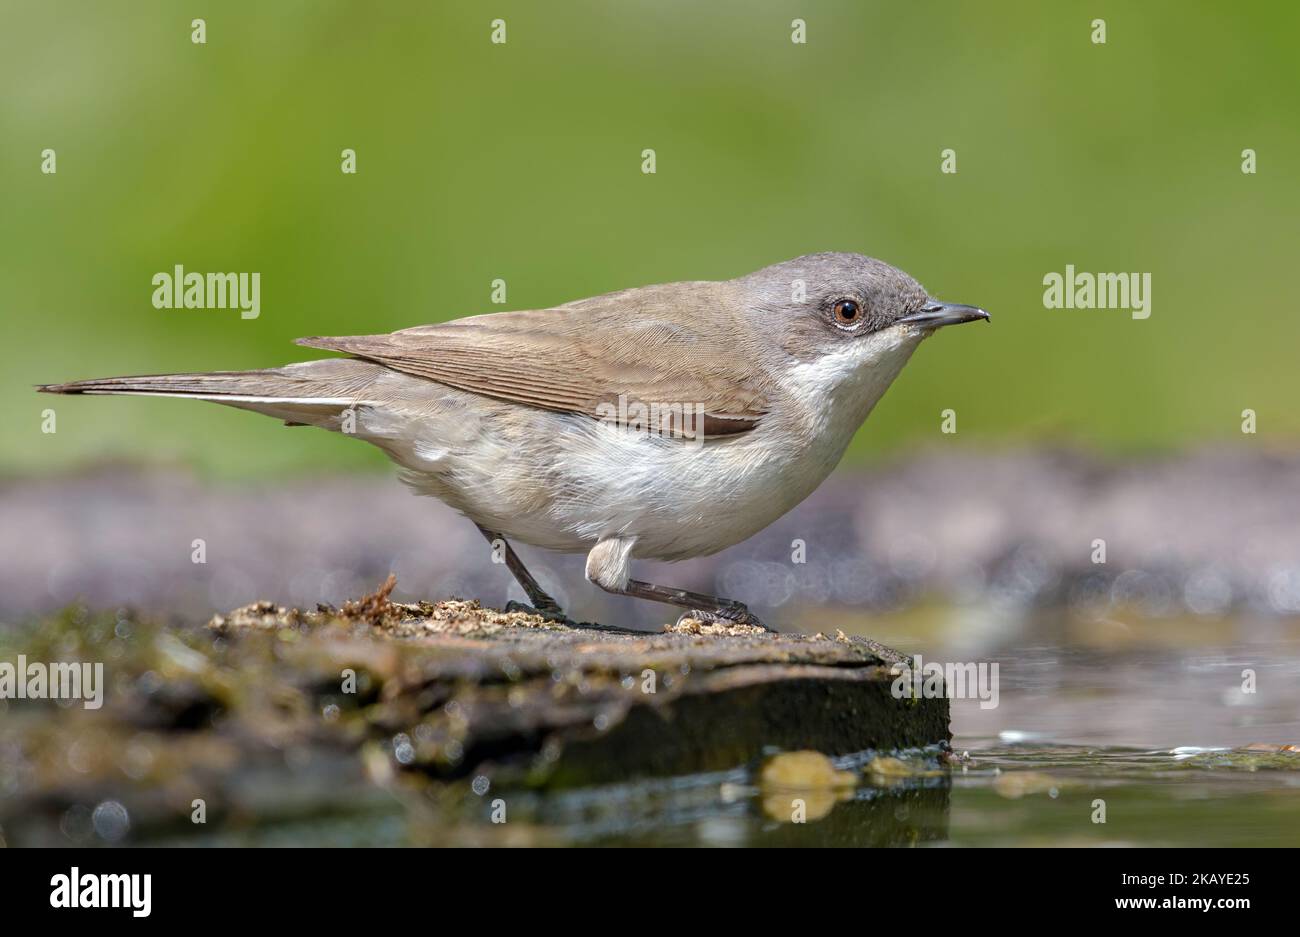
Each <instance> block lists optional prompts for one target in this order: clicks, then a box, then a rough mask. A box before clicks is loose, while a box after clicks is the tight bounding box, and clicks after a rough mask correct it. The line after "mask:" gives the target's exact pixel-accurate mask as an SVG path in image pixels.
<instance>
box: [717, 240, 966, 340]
mask: <svg viewBox="0 0 1300 937" xmlns="http://www.w3.org/2000/svg"><path fill="white" fill-rule="evenodd" d="M732 283H733V284H734V285H735V286H737V287H738V288H739V289H740V290H741V293H742V296H743V300H742V302H744V303H745V305H746V306H747V309H746V310H745V313H746V314H748V315H757V316H758V317H759V318H760V319H761V320H762V322H761V325H762V328H763V329H764V331H766V332H768V334H774V335H776V336H779V337H780V342H781V347H782V348H783V350H784V351H785V352H786V353H788V354H789V355H791V356H793V357H794V358H796V359H798V360H800V361H812V360H816V359H818V358H821V357H823V356H825V355H828V354H837V355H838V354H839V353H840V352H841V351H846V350H847V349H846V346H847V345H848V344H849V343H858V344H862V345H865V346H869V347H860V348H856V349H854V351H853V352H852V356H853V357H862V358H864V359H866V360H870V359H872V358H874V357H876V355H875V354H873V353H872V352H874V351H884V350H885V349H887V348H890V347H896V346H900V345H901V346H908V347H910V346H913V345H915V344H916V342H919V340H920V339H922V338H925V337H926V336H928V335H930V334H932V333H933V332H934V331H935V330H936V329H938V328H940V327H942V326H945V325H954V324H956V323H959V322H971V321H974V320H977V319H987V318H988V317H989V316H988V313H986V312H984V311H983V310H982V309H976V308H975V307H973V306H962V305H957V304H954V303H943V302H940V301H938V300H936V299H933V298H932V297H931V296H930V294H929V293H927V292H926V290H925V288H924V287H922V286H921V284H919V283H917V282H916V280H914V279H912V277H910V276H908V275H907V274H906V273H904V272H903V271H902V270H899V269H898V268H897V267H892V266H890V265H889V264H887V263H885V262H883V261H880V260H876V259H875V258H873V257H864V256H863V255H861V254H845V253H822V254H808V255H806V256H804V257H796V258H795V259H794V260H787V261H786V262H784V263H779V264H773V265H772V266H770V267H764V268H763V269H762V270H758V271H756V272H754V273H751V274H749V275H748V276H744V277H740V278H738V279H736V280H733V281H732ZM864 363H865V362H864Z"/></svg>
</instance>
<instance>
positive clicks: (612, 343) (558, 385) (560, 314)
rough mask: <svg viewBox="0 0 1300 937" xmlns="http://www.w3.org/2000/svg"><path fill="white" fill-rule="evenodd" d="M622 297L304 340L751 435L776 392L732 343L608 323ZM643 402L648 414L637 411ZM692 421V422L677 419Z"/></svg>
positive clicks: (484, 383) (663, 421) (401, 366)
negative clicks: (693, 418) (377, 332)
mask: <svg viewBox="0 0 1300 937" xmlns="http://www.w3.org/2000/svg"><path fill="white" fill-rule="evenodd" d="M616 296H617V294H615V295H614V296H610V297H601V298H600V300H601V302H600V303H597V302H596V301H594V300H587V301H583V302H581V303H572V304H570V305H568V306H560V307H557V308H555V309H545V310H535V311H526V312H501V313H493V314H490V315H482V316H472V317H469V318H465V319H457V320H455V321H452V322H447V323H443V324H441V325H425V326H418V327H416V328H411V329H403V330H401V331H399V332H391V333H389V334H386V335H357V336H348V337H338V338H302V339H299V340H298V344H300V345H306V346H307V347H309V348H325V349H329V350H332V351H340V352H344V353H346V354H349V355H354V356H355V357H358V358H363V359H365V360H368V361H374V362H377V363H379V364H382V365H384V366H385V367H389V368H392V369H394V370H396V371H402V372H405V373H407V374H412V375H416V376H419V377H423V378H428V379H429V380H432V381H437V382H438V383H440V384H446V385H447V386H449V387H455V388H457V389H458V390H464V391H469V392H471V393H476V394H483V395H485V396H488V397H494V398H496V399H498V400H506V401H510V402H511V403H518V404H523V405H526V406H531V407H540V408H542V409H545V410H553V411H557V412H561V413H577V414H583V415H586V416H590V417H593V418H597V419H601V418H604V419H608V418H610V415H611V413H613V414H615V415H616V418H620V417H618V416H617V414H621V413H622V414H627V416H625V417H621V418H622V419H633V420H635V419H637V418H638V415H639V414H643V413H644V414H649V416H650V419H649V420H647V421H646V423H652V424H654V425H652V427H651V428H654V429H658V430H664V431H666V430H673V429H682V428H683V426H685V428H686V429H687V430H688V434H689V431H690V430H691V428H692V427H694V428H695V429H694V432H699V431H700V427H701V421H699V420H698V419H696V421H695V422H691V416H692V415H695V416H696V417H697V418H698V415H699V414H701V413H702V415H703V420H702V434H703V435H704V436H705V437H709V436H727V435H732V434H736V433H744V432H747V431H748V430H751V429H753V428H754V426H756V425H757V423H758V421H759V420H760V419H761V418H762V416H763V415H764V413H765V412H766V410H767V399H766V395H765V394H764V391H763V389H762V388H761V386H760V384H759V382H758V381H756V380H755V379H754V374H753V371H752V369H751V368H749V367H747V365H746V362H745V360H744V357H745V356H744V355H743V354H741V353H740V352H739V350H738V349H737V348H735V347H734V345H733V346H728V344H727V343H726V342H725V341H724V340H723V338H722V336H720V335H717V334H710V333H706V332H702V331H701V330H692V329H688V328H685V327H683V326H681V325H680V324H678V323H676V322H674V321H671V320H670V319H669V318H668V317H666V316H663V315H659V316H655V315H647V314H645V311H644V310H624V311H625V312H627V313H628V315H626V316H618V315H612V316H606V315H603V314H602V313H603V312H604V311H605V310H606V309H609V308H611V302H612V301H613V300H615V298H616ZM614 305H615V306H616V304H614ZM615 311H617V310H616V309H615ZM637 312H640V313H641V314H637ZM620 398H622V401H623V406H624V408H625V409H623V410H620V409H619V407H620ZM638 404H639V405H641V406H642V407H644V408H646V409H645V411H640V410H637V409H636V406H637V405H638ZM674 405H679V406H678V408H677V409H676V410H675V409H674ZM652 406H657V408H656V409H652ZM682 407H686V408H688V409H686V410H684V411H683V410H682V409H681V408H682ZM683 413H684V414H685V416H686V421H685V423H684V424H683V423H679V422H677V421H679V420H682V419H683V416H682V414H683ZM642 419H644V417H642ZM643 425H644V424H643Z"/></svg>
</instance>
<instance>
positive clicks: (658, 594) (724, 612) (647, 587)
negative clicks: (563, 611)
mask: <svg viewBox="0 0 1300 937" xmlns="http://www.w3.org/2000/svg"><path fill="white" fill-rule="evenodd" d="M597 585H599V583H597ZM622 594H623V595H630V596H632V597H633V598H637V599H649V600H650V601H652V602H665V603H667V604H668V605H676V606H677V607H678V608H684V609H687V611H686V612H685V613H684V614H683V615H682V616H681V617H680V618H678V619H677V620H678V621H679V622H680V621H682V620H684V619H687V618H694V619H695V620H696V621H712V622H734V623H736V624H740V625H757V626H758V627H759V628H762V629H763V630H764V631H775V630H776V629H775V628H769V627H768V626H767V625H765V624H764V623H763V622H762V621H760V620H759V618H758V616H757V615H755V614H754V613H753V612H751V611H750V610H749V609H748V608H746V607H745V605H744V603H742V602H737V601H736V600H735V599H723V598H719V597H718V596H716V595H709V594H707V593H705V592H692V591H690V590H689V589H674V588H672V587H670V586H656V585H655V584H654V583H652V582H642V581H641V580H639V579H629V580H628V581H627V585H626V586H624V587H623V589H622Z"/></svg>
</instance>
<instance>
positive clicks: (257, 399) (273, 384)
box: [37, 358, 384, 425]
mask: <svg viewBox="0 0 1300 937" xmlns="http://www.w3.org/2000/svg"><path fill="white" fill-rule="evenodd" d="M383 370H384V369H383V368H382V367H380V366H378V365H374V364H371V363H369V362H364V361H357V360H354V359H348V358H334V359H326V360H323V361H305V362H302V363H301V364H291V365H288V366H286V367H283V368H268V369H266V370H260V371H207V372H199V373H194V374H146V375H138V376H130V377H104V378H96V379H93V380H88V381H69V382H67V383H64V384H42V385H39V386H38V387H37V390H39V391H41V392H42V393H47V394H127V395H133V396H143V397H191V398H194V399H197V400H210V401H213V402H214V403H222V404H227V405H229V406H232V407H239V408H241V409H245V410H254V411H256V412H258V413H265V414H267V415H268V416H275V417H278V418H280V419H284V420H286V421H289V422H300V421H301V422H309V423H315V424H318V425H319V424H320V421H321V419H322V418H324V419H328V418H330V417H332V416H334V415H336V414H338V413H339V412H340V411H341V410H343V409H346V408H348V407H352V406H355V405H356V404H358V403H363V402H365V392H366V389H367V388H368V387H369V386H370V385H371V384H372V383H373V381H374V379H375V377H376V375H377V373H379V372H382V371H383Z"/></svg>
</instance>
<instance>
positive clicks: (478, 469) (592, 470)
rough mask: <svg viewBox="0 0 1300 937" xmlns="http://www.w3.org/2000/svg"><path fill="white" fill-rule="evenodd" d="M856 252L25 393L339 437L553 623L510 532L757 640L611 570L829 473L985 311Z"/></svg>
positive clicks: (701, 602) (743, 530) (663, 589)
mask: <svg viewBox="0 0 1300 937" xmlns="http://www.w3.org/2000/svg"><path fill="white" fill-rule="evenodd" d="M989 318H990V317H989V314H988V313H987V312H986V311H984V310H983V309H980V308H978V307H975V306H966V305H961V304H955V303H945V302H941V301H939V300H936V299H934V298H932V297H931V296H930V295H929V293H928V292H927V291H926V290H925V289H924V288H923V287H922V286H921V285H920V284H919V283H918V282H917V281H916V280H915V279H913V278H912V277H911V276H909V275H908V274H907V273H905V272H903V271H902V270H900V269H898V268H897V267H894V266H891V265H890V264H888V263H885V262H884V261H881V260H877V259H875V258H872V257H867V256H864V255H862V254H857V253H848V252H823V253H814V254H808V255H805V256H802V257H797V258H795V259H793V260H788V261H784V262H781V263H776V264H773V265H771V266H767V267H764V268H762V269H760V270H757V271H755V272H753V273H749V274H746V275H743V276H738V277H736V278H734V279H730V280H691V281H682V282H674V283H663V284H656V285H651V286H641V287H636V288H633V289H625V290H620V291H618V292H614V293H608V294H605V295H601V296H596V297H592V298H589V299H580V300H576V301H574V302H569V303H565V304H563V305H560V306H555V307H553V308H549V309H534V310H520V311H510V312H494V313H486V314H481V315H473V316H466V317H463V318H459V319H453V320H450V321H446V322H441V323H438V324H434V325H420V326H415V327H413V328H405V329H401V330H399V331H396V332H391V333H386V334H377V335H355V336H342V337H309V338H302V339H298V340H297V344H299V345H302V346H305V347H307V348H313V349H319V350H326V351H332V352H336V353H341V354H342V355H345V356H346V357H334V358H318V359H316V360H311V361H302V362H298V363H294V364H288V365H285V366H283V367H276V368H267V369H261V370H249V371H211V372H199V373H189V374H158V375H146V376H130V377H110V378H99V379H93V380H81V381H72V382H67V383H61V384H45V385H38V386H37V390H39V391H41V392H44V393H52V394H82V395H98V394H127V395H136V396H163V397H190V398H194V399H198V400H208V401H213V402H216V403H220V404H225V405H228V406H231V407H238V408H240V409H244V410H252V411H254V412H257V413H262V414H265V415H267V416H271V417H275V418H278V419H281V420H284V421H285V423H286V424H288V425H295V426H302V425H308V426H315V427H320V428H323V429H327V430H332V431H335V432H340V433H343V434H345V435H352V436H356V437H357V438H359V439H362V440H364V441H366V442H368V443H370V444H372V445H374V446H377V447H378V448H379V449H381V450H383V452H385V453H386V454H387V455H388V457H389V458H390V459H391V460H392V461H393V462H394V463H395V464H396V466H397V468H398V473H399V476H400V477H401V479H402V480H403V481H404V482H405V483H406V484H407V485H408V486H409V487H410V488H411V489H412V490H413V491H414V492H416V493H417V494H422V495H431V496H433V497H436V498H438V499H439V500H441V501H443V502H444V503H446V504H447V505H449V506H450V507H452V508H453V509H455V510H456V511H458V512H459V513H460V514H462V515H464V516H465V517H466V518H468V519H469V520H470V521H471V522H472V523H473V524H474V525H475V526H476V527H477V528H478V529H479V531H480V532H481V533H482V534H483V536H484V537H486V538H487V539H488V541H490V542H491V543H492V544H493V546H494V549H496V550H498V551H499V554H498V561H501V560H504V562H505V565H506V566H507V568H508V569H509V571H510V572H511V573H512V574H513V575H514V577H515V579H516V580H517V581H518V583H519V585H520V586H521V587H522V589H523V590H524V593H525V594H526V595H527V597H528V600H529V605H528V606H522V605H521V606H520V607H522V608H525V609H526V610H529V611H533V612H536V613H537V614H539V615H542V616H544V617H547V618H552V619H556V620H561V621H567V620H568V619H567V617H566V615H565V613H564V611H563V609H561V608H560V606H559V604H558V603H557V602H556V601H555V600H554V599H553V598H552V597H551V596H550V595H549V594H548V593H547V592H546V591H545V590H544V589H543V588H542V586H541V584H540V583H539V582H538V581H537V579H536V578H535V577H534V576H533V575H532V574H531V573H529V571H528V569H527V568H526V567H525V565H524V564H523V562H522V561H521V560H520V558H519V556H518V554H517V553H516V552H515V550H514V548H513V546H512V541H513V542H522V543H526V544H530V545H532V546H535V547H540V548H542V549H545V550H551V551H558V552H563V553H585V554H586V567H585V572H586V578H587V579H588V580H589V581H590V582H591V583H592V584H594V585H595V586H597V587H599V588H600V589H603V590H605V591H606V592H609V593H613V594H616V595H624V596H632V597H635V598H639V599H646V600H651V601H655V602H661V603H665V604H668V605H672V606H676V607H678V608H681V609H684V612H683V613H682V616H681V618H679V619H678V620H679V622H680V621H681V620H682V619H685V618H694V619H696V620H697V621H701V622H705V623H709V622H723V623H736V624H746V625H753V626H757V627H760V628H764V629H767V630H774V629H771V628H768V626H767V625H766V624H765V623H764V622H762V621H761V620H760V619H759V618H758V616H756V615H755V614H754V613H753V612H751V611H750V610H749V608H748V606H746V605H745V604H744V603H743V602H742V601H740V600H738V599H730V598H723V597H719V596H715V595H710V594H707V593H702V592H694V591H691V590H687V589H679V588H673V587H668V586H662V585H657V584H654V583H651V582H646V581H643V580H639V579H634V578H632V563H633V561H634V560H641V559H653V560H665V561H676V560H683V559H687V558H691V557H698V556H707V555H711V554H713V553H717V552H718V551H720V550H723V549H725V548H727V547H730V546H732V545H734V544H736V543H739V542H741V541H743V540H745V539H747V538H748V537H750V536H752V535H753V534H755V533H757V532H758V531H760V530H762V529H763V528H764V527H766V526H768V525H769V524H771V523H772V522H773V521H775V520H776V519H777V518H779V517H781V516H782V515H783V514H785V513H786V512H787V511H789V510H790V509H791V508H793V507H794V506H795V505H797V504H798V503H799V502H801V501H802V500H803V499H804V498H806V497H807V496H808V495H809V494H811V493H812V492H813V490H815V489H816V488H817V487H818V486H819V485H820V484H821V482H822V481H823V480H824V479H825V478H826V477H827V476H828V475H829V474H830V472H831V471H832V469H834V468H835V466H836V464H837V463H838V462H839V461H840V459H841V457H842V456H843V454H844V452H845V449H846V448H847V447H848V445H849V442H850V440H851V439H852V438H853V436H854V435H855V433H856V432H857V431H858V429H859V428H860V427H861V426H862V425H863V423H864V422H865V421H866V419H867V417H868V416H869V415H870V413H871V412H872V409H873V408H874V407H875V405H876V403H877V402H878V401H879V400H880V398H881V396H882V395H883V394H884V393H885V391H886V390H887V389H888V388H889V386H890V385H891V384H892V383H893V381H894V379H895V378H896V377H898V375H899V372H900V371H901V370H902V368H903V366H904V365H905V364H906V363H907V362H908V360H909V359H910V358H911V356H912V353H913V352H914V351H915V350H916V348H917V346H918V345H919V344H920V343H921V342H922V341H923V340H925V339H926V338H928V337H929V336H931V335H933V334H934V333H935V332H936V331H938V330H939V329H941V328H943V327H945V326H949V325H955V324H959V323H964V322H973V321H979V320H988V319H989Z"/></svg>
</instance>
